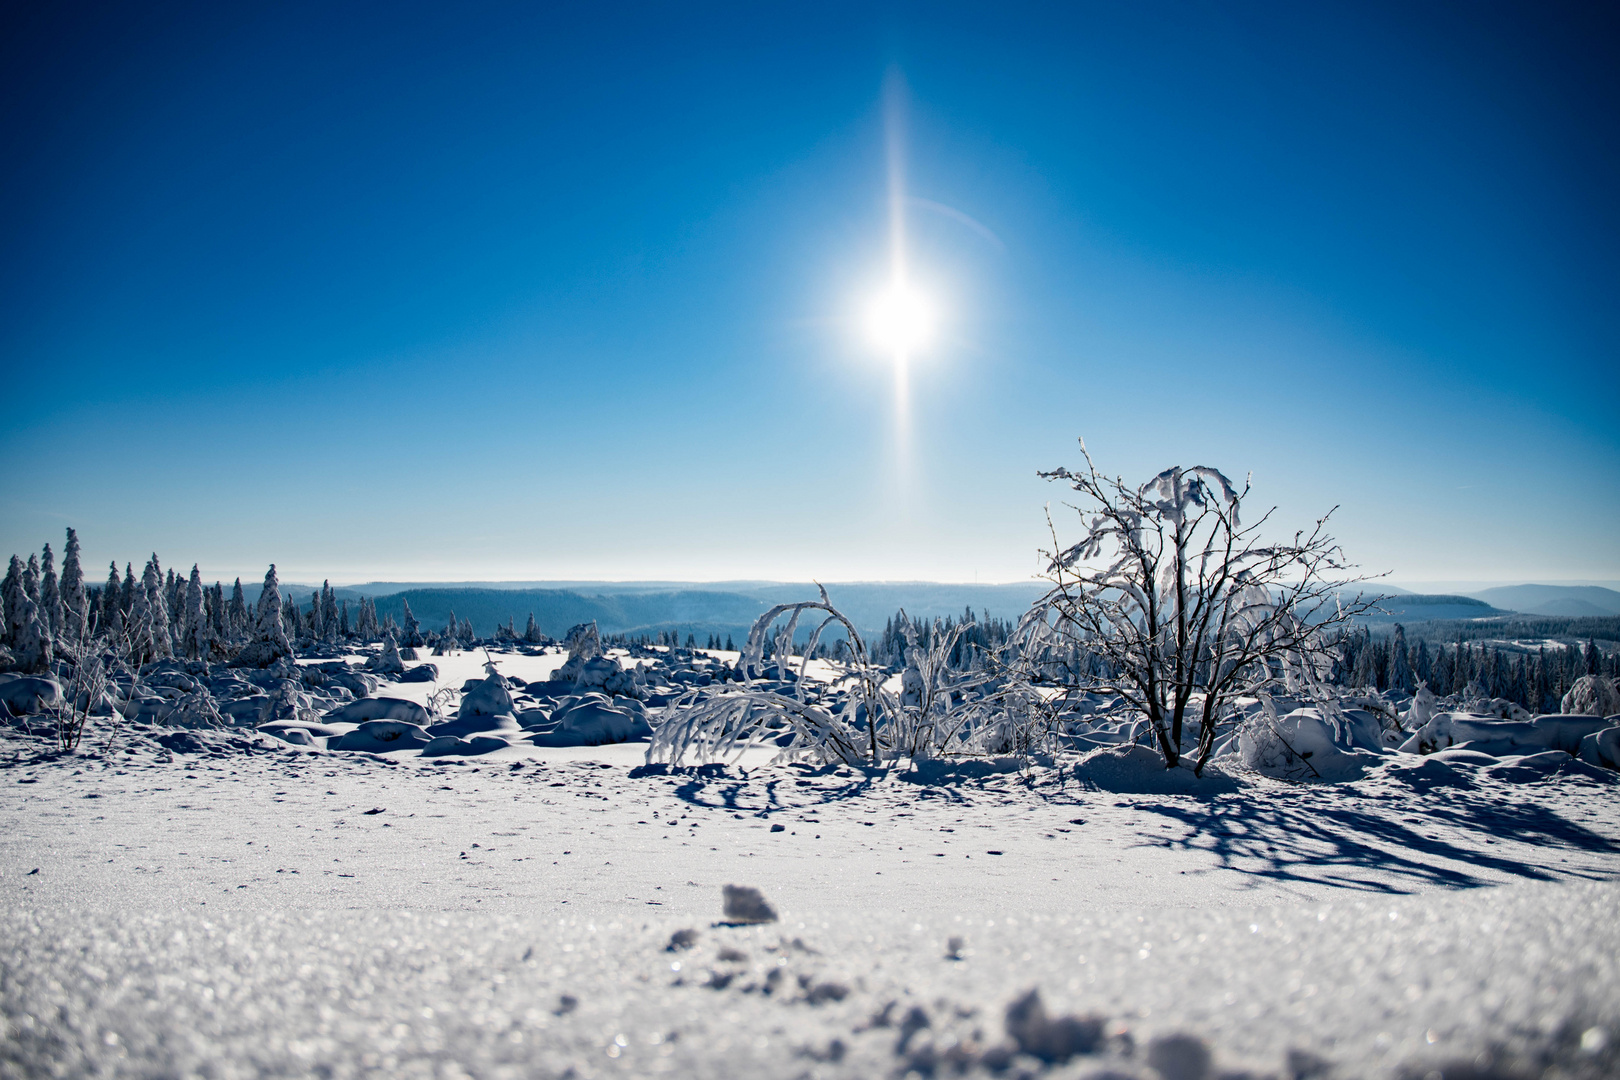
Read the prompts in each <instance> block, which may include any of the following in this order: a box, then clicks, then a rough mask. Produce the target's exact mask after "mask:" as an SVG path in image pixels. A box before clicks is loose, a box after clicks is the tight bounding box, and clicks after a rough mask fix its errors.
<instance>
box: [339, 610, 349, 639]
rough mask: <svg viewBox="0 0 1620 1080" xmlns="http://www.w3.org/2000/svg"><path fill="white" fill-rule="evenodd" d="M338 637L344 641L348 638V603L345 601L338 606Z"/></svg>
mask: <svg viewBox="0 0 1620 1080" xmlns="http://www.w3.org/2000/svg"><path fill="white" fill-rule="evenodd" d="M338 636H339V637H341V638H343V639H344V640H345V641H347V640H348V638H349V602H348V601H347V600H345V601H343V602H342V603H341V604H339V605H338Z"/></svg>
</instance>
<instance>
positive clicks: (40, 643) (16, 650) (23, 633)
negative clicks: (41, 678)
mask: <svg viewBox="0 0 1620 1080" xmlns="http://www.w3.org/2000/svg"><path fill="white" fill-rule="evenodd" d="M17 621H18V623H19V626H18V630H17V639H16V641H14V642H13V643H12V646H11V652H12V658H13V663H14V664H15V666H16V669H17V670H18V671H20V672H22V673H23V674H25V675H43V674H45V673H46V672H49V671H50V670H51V661H52V659H53V655H52V649H51V633H50V628H49V627H47V626H46V625H45V618H44V616H43V614H42V613H41V612H40V610H39V605H38V604H37V603H35V602H34V599H33V597H31V596H28V595H27V594H26V593H24V594H23V596H22V599H21V610H20V611H19V612H18V620H17Z"/></svg>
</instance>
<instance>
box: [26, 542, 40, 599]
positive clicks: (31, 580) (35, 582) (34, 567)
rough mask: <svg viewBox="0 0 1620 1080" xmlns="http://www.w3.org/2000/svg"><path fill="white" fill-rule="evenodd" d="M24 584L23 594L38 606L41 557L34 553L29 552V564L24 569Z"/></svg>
mask: <svg viewBox="0 0 1620 1080" xmlns="http://www.w3.org/2000/svg"><path fill="white" fill-rule="evenodd" d="M22 582H23V592H25V593H27V594H28V599H30V600H32V601H33V602H34V603H36V604H38V603H39V556H38V555H35V554H34V553H33V552H29V554H28V562H27V564H26V565H25V566H24V567H23V575H22Z"/></svg>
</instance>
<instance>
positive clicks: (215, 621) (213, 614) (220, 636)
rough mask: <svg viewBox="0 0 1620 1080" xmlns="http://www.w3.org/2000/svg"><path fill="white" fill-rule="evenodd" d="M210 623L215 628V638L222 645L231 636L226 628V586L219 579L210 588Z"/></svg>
mask: <svg viewBox="0 0 1620 1080" xmlns="http://www.w3.org/2000/svg"><path fill="white" fill-rule="evenodd" d="M208 625H209V626H210V627H211V628H212V629H213V632H214V640H215V641H216V642H219V643H220V644H221V645H223V644H224V642H225V640H226V639H227V638H229V637H230V634H229V633H228V632H227V631H226V629H225V586H223V585H221V584H220V583H219V582H217V581H216V582H214V587H213V588H212V589H209V590H208Z"/></svg>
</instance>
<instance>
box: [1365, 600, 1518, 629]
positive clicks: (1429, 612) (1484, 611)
mask: <svg viewBox="0 0 1620 1080" xmlns="http://www.w3.org/2000/svg"><path fill="white" fill-rule="evenodd" d="M1378 606H1379V607H1381V608H1383V609H1384V611H1383V612H1379V613H1374V614H1369V615H1366V616H1363V618H1364V620H1365V621H1367V622H1374V623H1394V622H1399V623H1410V622H1429V621H1433V620H1435V619H1488V618H1491V617H1492V616H1497V615H1506V614H1508V613H1507V612H1506V611H1503V610H1501V609H1500V608H1497V607H1493V606H1492V605H1490V604H1488V603H1486V602H1485V601H1483V600H1479V599H1476V598H1474V597H1471V596H1451V595H1446V594H1429V593H1403V594H1401V595H1399V596H1385V597H1384V599H1383V600H1382V601H1380V603H1379V605H1378Z"/></svg>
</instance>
